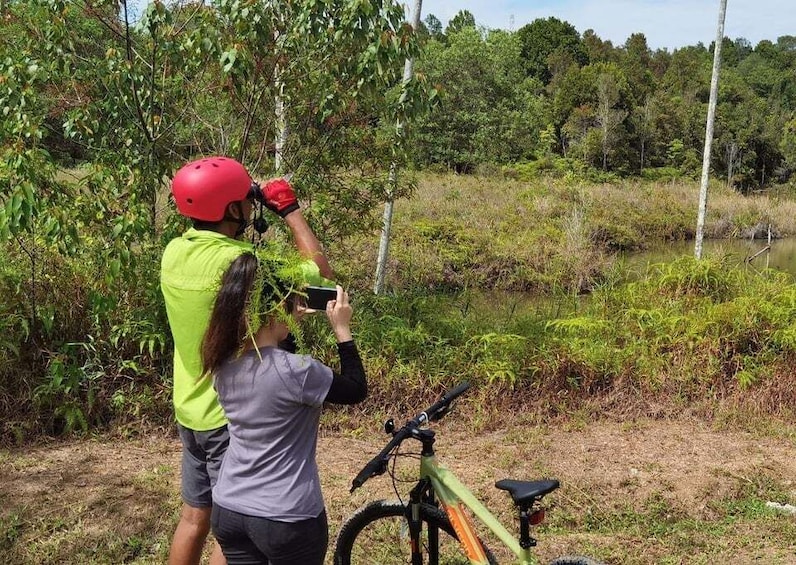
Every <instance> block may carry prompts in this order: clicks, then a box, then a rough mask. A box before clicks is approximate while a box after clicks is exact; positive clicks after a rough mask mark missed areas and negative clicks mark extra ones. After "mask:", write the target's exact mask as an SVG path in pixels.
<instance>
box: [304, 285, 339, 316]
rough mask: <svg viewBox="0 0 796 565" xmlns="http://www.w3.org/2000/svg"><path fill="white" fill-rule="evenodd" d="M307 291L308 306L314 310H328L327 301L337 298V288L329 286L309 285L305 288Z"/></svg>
mask: <svg viewBox="0 0 796 565" xmlns="http://www.w3.org/2000/svg"><path fill="white" fill-rule="evenodd" d="M304 290H305V291H306V292H307V308H311V309H313V310H326V303H327V302H329V301H330V300H337V289H336V288H334V287H328V286H308V287H306V288H305V289H304Z"/></svg>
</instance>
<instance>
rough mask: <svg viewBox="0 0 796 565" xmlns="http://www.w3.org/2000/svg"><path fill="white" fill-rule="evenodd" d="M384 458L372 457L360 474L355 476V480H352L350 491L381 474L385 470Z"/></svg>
mask: <svg viewBox="0 0 796 565" xmlns="http://www.w3.org/2000/svg"><path fill="white" fill-rule="evenodd" d="M384 463H385V462H384V460H383V459H381V458H379V457H376V458H375V459H371V460H370V462H368V464H367V465H365V467H364V468H363V469H362V470H361V471H360V472H359V474H358V475H357V476H356V477H354V480H353V481H351V490H349V491H348V492H354V491H355V490H356V489H358V488H359V487H361V486H362V485H364V484H365V481H367V480H368V479H369V478H371V477H373V476H375V475H378V474H381V473H383V472H384Z"/></svg>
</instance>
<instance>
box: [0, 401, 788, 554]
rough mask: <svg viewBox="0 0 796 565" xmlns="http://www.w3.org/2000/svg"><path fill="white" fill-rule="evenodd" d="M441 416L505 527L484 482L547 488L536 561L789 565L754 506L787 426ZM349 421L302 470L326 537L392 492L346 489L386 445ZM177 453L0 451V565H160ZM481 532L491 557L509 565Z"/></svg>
mask: <svg viewBox="0 0 796 565" xmlns="http://www.w3.org/2000/svg"><path fill="white" fill-rule="evenodd" d="M473 402H477V401H476V400H473V399H466V398H465V399H463V400H462V407H461V412H462V413H464V412H467V413H472V412H473V410H472V408H473V406H472V403H473ZM456 414H457V412H454V416H449V417H448V419H447V420H445V421H443V422H441V423H440V424H439V425H437V426H436V427H437V430H438V441H437V446H436V447H437V452H438V456H439V457H440V459H441V462H442V463H443V464H445V465H446V466H448V467H449V468H450V469H451V470H453V471H454V472H455V473H456V474H457V475H458V476H459V477H460V479H461V480H462V481H463V482H464V483H465V484H466V485H468V487H470V488H471V489H472V490H473V492H474V493H475V494H476V495H477V496H478V497H479V498H481V499H482V500H483V501H484V503H485V504H486V505H487V507H488V508H490V509H491V510H492V511H493V512H494V513H495V514H496V515H497V516H498V517H499V518H500V519H501V520H502V521H503V522H504V523H505V524H506V525H507V526H508V527H509V529H510V531H514V529H515V528H514V527H513V526H512V522H513V513H512V511H511V505H510V503H509V500H508V497H507V496H506V495H505V493H503V492H500V491H498V490H496V489H495V488H494V487H493V483H494V482H495V481H496V480H499V479H502V478H506V477H511V478H526V479H531V478H542V477H556V478H558V479H560V480H561V484H562V486H561V488H560V489H559V490H558V491H557V492H556V493H554V494H553V495H551V496H550V497H549V500H548V507H549V512H548V519H547V521H546V524H547V525H546V527H544V528H543V529H542V530H540V531H539V532H538V538H539V546H538V552H537V553H538V555H539V556H540V557H541V558H542V560H543V562H546V561H547V560H549V559H550V558H552V557H554V556H556V555H561V554H564V553H581V554H591V555H594V556H596V557H599V558H601V559H603V560H604V561H605V562H606V563H613V564H648V563H661V564H665V563H717V562H726V563H733V564H741V565H743V564H746V563H755V562H761V560H762V562H765V563H770V564H783V565H784V564H789V563H793V560H792V556H793V555H794V550H796V546H795V545H794V539H796V536H794V534H796V522H795V521H794V520H793V518H792V517H788V516H786V515H778V514H776V513H773V512H771V511H767V510H765V508H764V507H763V503H764V502H765V500H767V499H769V498H770V497H780V498H779V499H778V500H779V501H780V502H790V503H793V502H794V501H796V484H794V482H793V477H794V476H796V453H794V443H793V441H794V438H795V437H796V428H794V427H793V423H792V422H791V423H783V422H775V421H770V422H768V424H767V425H761V426H758V427H755V428H750V427H749V426H737V425H736V426H726V425H725V426H713V425H711V424H710V423H707V422H701V421H698V420H687V419H675V420H649V419H637V420H628V421H625V422H612V421H608V420H602V421H597V422H595V421H587V420H583V419H580V418H579V417H578V416H577V415H575V416H573V417H570V418H568V419H562V420H560V421H558V422H557V423H552V424H547V425H533V424H531V423H530V422H532V421H534V420H536V418H535V417H534V415H533V414H529V413H522V412H519V413H516V414H515V421H514V423H513V424H511V425H503V426H499V427H496V428H495V429H492V430H491V431H481V432H476V433H473V429H472V427H470V426H469V425H465V423H464V422H462V421H457V420H456V419H455V415H456ZM392 415H393V416H395V417H396V418H403V417H405V416H407V415H408V414H398V413H394V414H392ZM758 423H760V424H763V423H764V422H762V421H760V420H759V421H758ZM361 426H362V427H361V429H359V430H349V431H348V432H345V433H343V432H330V431H327V430H326V428H325V427H322V435H321V438H320V441H319V447H318V461H319V465H320V468H321V476H322V480H323V489H324V495H325V498H326V503H327V510H328V514H329V518H330V535H331V539H332V540H333V539H334V536H335V534H336V531H337V529H338V528H339V526H340V524H341V523H342V521H343V520H344V519H345V518H346V517H347V516H349V515H350V514H351V512H353V511H354V510H355V509H356V508H358V507H359V506H360V505H361V504H363V503H365V502H366V501H369V500H373V499H376V498H389V499H395V497H396V494H395V492H393V489H392V485H391V483H390V481H389V480H388V478H387V477H386V476H385V477H381V478H376V479H373V480H371V481H369V482H368V483H367V484H366V485H365V487H363V488H362V489H360V490H358V491H356V492H355V493H354V494H353V495H350V494H349V493H348V486H349V484H350V480H351V478H352V477H353V476H354V474H355V473H356V472H357V471H358V470H359V468H360V467H361V466H362V465H363V464H364V463H365V462H366V461H367V459H368V458H369V457H370V455H372V454H374V453H375V452H376V451H377V450H378V449H379V448H380V447H381V445H382V444H383V442H384V441H386V439H387V438H386V436H384V435H383V434H381V433H380V432H379V431H378V430H379V427H380V426H379V424H378V421H376V420H375V419H373V418H365V419H364V420H363V421H361ZM413 447H414V446H412V445H411V444H407V446H406V448H407V450H409V451H411V450H412V449H413ZM179 449H180V448H179V442H178V440H177V439H176V438H174V437H173V436H172V437H164V436H163V435H160V434H154V433H153V434H152V435H150V436H144V437H141V438H139V439H132V440H124V441H119V440H118V439H114V438H106V439H98V440H89V441H63V442H59V443H58V444H51V445H41V446H38V447H30V448H28V449H26V450H14V451H2V452H0V468H1V469H2V475H3V477H4V481H3V484H2V485H0V501H2V505H1V508H2V509H0V562H3V563H14V564H17V565H33V564H36V565H40V564H55V563H58V564H65V565H69V564H78V563H79V564H81V565H82V564H94V563H108V564H111V563H114V564H115V563H121V562H126V563H136V564H145V563H146V564H150V563H151V564H155V563H162V562H163V561H164V558H165V553H166V551H167V546H168V541H169V538H170V536H171V531H172V529H173V527H174V525H175V523H176V518H177V515H176V510H177V508H178V506H179V494H178V484H179ZM401 461H402V463H401V470H400V471H399V475H401V476H405V477H410V476H412V475H413V473H414V472H415V470H416V464H417V463H416V460H413V459H402V460H401ZM407 487H408V485H399V492H401V493H404V492H405V490H406V488H407ZM484 534H485V537H486V539H487V540H488V541H489V544H490V546H491V547H493V549H495V550H496V553H497V555H498V556H499V557H500V558H502V559H501V562H505V563H508V562H511V561H510V560H508V558H507V556H506V554H505V552H504V551H502V550H500V548H499V547H498V546H499V544H498V543H497V542H496V540H494V539H491V538H490V536H488V535H486V533H484Z"/></svg>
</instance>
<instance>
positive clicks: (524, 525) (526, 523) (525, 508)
mask: <svg viewBox="0 0 796 565" xmlns="http://www.w3.org/2000/svg"><path fill="white" fill-rule="evenodd" d="M531 506H532V505H528V504H521V505H519V509H520V547H521V548H523V549H529V548H531V547H535V546H536V540H535V539H534V538H532V537H531Z"/></svg>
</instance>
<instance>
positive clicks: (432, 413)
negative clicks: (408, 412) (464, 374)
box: [416, 381, 470, 423]
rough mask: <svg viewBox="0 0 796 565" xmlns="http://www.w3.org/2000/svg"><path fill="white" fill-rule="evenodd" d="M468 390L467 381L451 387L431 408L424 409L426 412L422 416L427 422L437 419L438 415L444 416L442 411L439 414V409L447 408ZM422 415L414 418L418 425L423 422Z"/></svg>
mask: <svg viewBox="0 0 796 565" xmlns="http://www.w3.org/2000/svg"><path fill="white" fill-rule="evenodd" d="M468 388H470V383H469V381H463V382H461V383H459V384H458V385H456V386H455V387H453V388H452V389H451V390H449V391H448V392H446V393H445V394H443V395H442V398H440V399H439V400H437V401H436V402H435V403H434V404H432V405H431V406H429V407H428V408H426V411H425V412H423V414H425V416H426V417H427V418H428V419H429V420H436V419H438V418H437V416H438V415H439V416H440V417H441V416H442V415H443V414H444V411H443V413H440V409H443V408H447V406H448V405H450V403H451V402H453V400H454V399H456V398H457V397H459V396H461V394H462V393H463V392H464V391H466V390H467V389H468ZM423 414H421V415H420V416H418V417H417V418H416V420H417V422H418V423H421V422H422V421H423V417H422V416H423Z"/></svg>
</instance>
